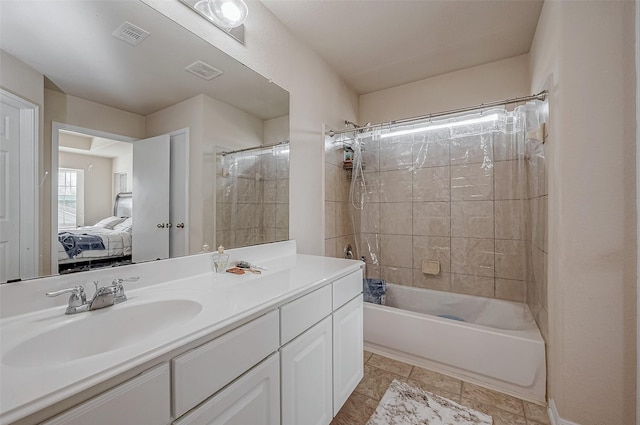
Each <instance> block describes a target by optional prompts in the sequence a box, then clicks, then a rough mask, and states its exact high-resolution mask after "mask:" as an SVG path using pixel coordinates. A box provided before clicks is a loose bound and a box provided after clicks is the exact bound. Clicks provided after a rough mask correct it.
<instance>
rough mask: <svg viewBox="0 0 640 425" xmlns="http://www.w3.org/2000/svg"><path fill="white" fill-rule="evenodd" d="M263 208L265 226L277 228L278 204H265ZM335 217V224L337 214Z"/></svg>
mask: <svg viewBox="0 0 640 425" xmlns="http://www.w3.org/2000/svg"><path fill="white" fill-rule="evenodd" d="M328 203H329V202H326V203H325V204H328ZM325 206H326V205H325ZM263 208H264V211H263V213H262V220H263V222H262V224H263V226H264V227H265V228H275V227H276V204H263ZM325 214H327V210H326V209H325ZM333 215H334V217H333V218H332V219H333V220H334V222H335V213H334V214H333ZM327 218H329V217H327ZM326 237H332V236H326Z"/></svg>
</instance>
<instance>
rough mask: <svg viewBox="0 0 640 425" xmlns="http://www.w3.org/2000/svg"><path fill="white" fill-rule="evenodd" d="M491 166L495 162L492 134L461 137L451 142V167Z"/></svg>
mask: <svg viewBox="0 0 640 425" xmlns="http://www.w3.org/2000/svg"><path fill="white" fill-rule="evenodd" d="M478 162H480V163H485V164H490V163H492V162H493V141H492V135H491V134H483V135H473V136H466V137H459V138H455V139H452V140H451V165H458V164H472V163H478Z"/></svg>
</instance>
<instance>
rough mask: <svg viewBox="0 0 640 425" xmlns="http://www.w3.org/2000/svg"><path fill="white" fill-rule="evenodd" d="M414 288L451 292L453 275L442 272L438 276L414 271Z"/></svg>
mask: <svg viewBox="0 0 640 425" xmlns="http://www.w3.org/2000/svg"><path fill="white" fill-rule="evenodd" d="M413 286H415V287H416V288H424V289H433V290H436V291H451V273H446V272H443V271H440V274H438V275H428V274H424V273H422V270H416V269H414V270H413Z"/></svg>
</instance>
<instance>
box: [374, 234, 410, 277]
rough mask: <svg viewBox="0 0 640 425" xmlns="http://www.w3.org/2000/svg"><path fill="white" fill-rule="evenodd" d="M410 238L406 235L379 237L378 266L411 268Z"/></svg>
mask: <svg viewBox="0 0 640 425" xmlns="http://www.w3.org/2000/svg"><path fill="white" fill-rule="evenodd" d="M411 246H412V238H411V236H406V235H380V253H381V255H380V264H381V265H383V266H393V267H402V268H408V269H410V268H411V266H412V260H413V256H412V252H411V251H412V250H411Z"/></svg>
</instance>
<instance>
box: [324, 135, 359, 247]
mask: <svg viewBox="0 0 640 425" xmlns="http://www.w3.org/2000/svg"><path fill="white" fill-rule="evenodd" d="M343 152H344V151H343V149H342V143H341V142H336V141H335V140H334V139H333V138H331V137H327V139H326V140H325V164H324V167H325V168H324V181H325V204H324V205H325V213H324V216H325V227H324V229H325V248H324V254H325V255H326V256H327V257H339V258H344V249H345V247H346V246H347V245H351V247H352V248H353V252H354V258H360V256H359V255H357V252H356V243H355V236H354V225H353V218H354V213H355V210H354V208H353V207H352V206H351V204H350V202H349V186H350V183H351V182H350V181H349V179H348V172H347V171H346V170H345V169H344V168H343V166H342V160H343Z"/></svg>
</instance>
